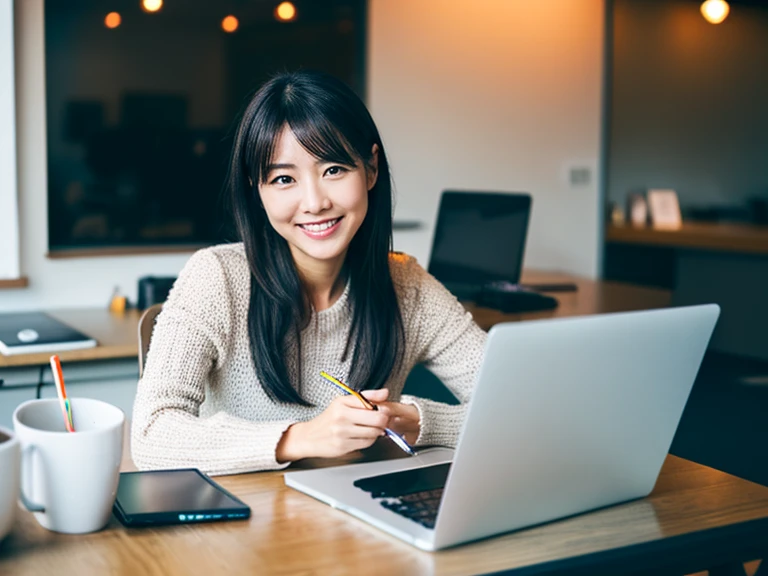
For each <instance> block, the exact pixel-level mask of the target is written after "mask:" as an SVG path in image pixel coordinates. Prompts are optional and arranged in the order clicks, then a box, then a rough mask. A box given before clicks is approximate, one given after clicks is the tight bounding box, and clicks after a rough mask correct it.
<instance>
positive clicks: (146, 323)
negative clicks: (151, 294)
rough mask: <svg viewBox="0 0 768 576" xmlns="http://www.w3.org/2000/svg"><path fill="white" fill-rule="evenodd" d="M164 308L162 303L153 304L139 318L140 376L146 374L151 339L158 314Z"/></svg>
mask: <svg viewBox="0 0 768 576" xmlns="http://www.w3.org/2000/svg"><path fill="white" fill-rule="evenodd" d="M162 309H163V305H162V304H153V305H152V306H150V307H149V308H147V309H146V310H144V313H143V314H142V315H141V318H139V378H141V377H142V376H143V375H144V364H145V363H146V361H147V352H149V341H150V340H151V339H152V330H153V329H154V327H155V320H157V315H158V314H160V311H161V310H162Z"/></svg>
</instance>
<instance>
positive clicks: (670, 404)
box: [285, 304, 720, 550]
mask: <svg viewBox="0 0 768 576" xmlns="http://www.w3.org/2000/svg"><path fill="white" fill-rule="evenodd" d="M719 313H720V309H719V307H718V306H716V305H714V304H710V305H705V306H691V307H685V308H672V309H663V310H651V311H642V312H626V313H619V314H605V315H595V316H585V317H578V318H564V319H554V320H537V321H529V322H517V323H506V324H498V325H496V326H494V327H493V328H492V329H491V330H490V332H489V335H488V340H487V342H486V347H485V352H484V358H483V364H482V366H481V368H480V373H479V376H478V381H477V385H476V388H475V391H474V393H473V396H472V399H471V401H470V404H469V407H468V410H467V415H466V418H465V420H464V424H463V428H462V430H461V432H460V434H459V440H458V444H457V446H456V449H455V451H454V450H451V449H449V448H432V449H427V450H423V451H419V452H418V454H417V455H416V456H413V457H410V458H405V459H398V460H387V461H383V462H368V463H363V464H352V465H348V466H339V467H335V468H322V469H317V470H306V471H297V472H288V473H287V474H285V483H286V484H287V485H288V486H290V487H292V488H295V489H296V490H299V491H301V492H304V493H306V494H308V495H310V496H313V497H314V498H317V499H318V500H321V501H322V502H325V503H327V504H330V505H331V506H333V507H334V508H338V509H340V510H343V511H345V512H348V513H350V514H352V515H354V516H356V517H358V518H360V519H362V520H364V521H366V522H369V523H370V524H372V525H374V526H376V527H378V528H380V529H382V530H384V531H386V532H389V533H390V534H392V535H394V536H396V537H398V538H401V539H403V540H405V541H406V542H409V543H410V544H413V545H415V546H417V547H419V548H422V549H424V550H439V549H441V548H446V547H449V546H454V545H457V544H462V543H464V542H470V541H472V540H477V539H479V538H485V537H488V536H493V535H496V534H501V533H503V532H508V531H511V530H517V529H521V528H526V527H529V526H533V525H536V524H541V523H544V522H549V521H552V520H556V519H559V518H564V517H566V516H570V515H573V514H578V513H581V512H586V511H588V510H594V509H596V508H601V507H603V506H608V505H611V504H616V503H619V502H625V501H627V500H632V499H635V498H641V497H643V496H646V495H648V494H649V493H650V492H651V490H652V489H653V487H654V484H655V483H656V479H657V478H658V475H659V472H660V471H661V466H662V464H663V463H664V459H665V458H666V455H667V453H668V451H669V448H670V445H671V444H672V439H673V437H674V434H675V431H676V429H677V426H678V424H679V422H680V418H681V416H682V414H683V409H684V407H685V404H686V402H687V400H688V396H689V394H690V391H691V388H692V386H693V382H694V380H695V378H696V374H697V372H698V369H699V366H700V364H701V360H702V358H703V356H704V352H705V350H706V348H707V344H708V342H709V339H710V336H711V335H712V330H713V329H714V326H715V322H716V321H717V318H718V315H719Z"/></svg>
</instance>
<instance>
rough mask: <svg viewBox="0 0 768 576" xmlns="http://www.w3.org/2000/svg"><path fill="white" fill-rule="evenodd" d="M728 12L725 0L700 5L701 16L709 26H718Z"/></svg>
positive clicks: (708, 0)
mask: <svg viewBox="0 0 768 576" xmlns="http://www.w3.org/2000/svg"><path fill="white" fill-rule="evenodd" d="M730 11H731V7H730V6H728V2H726V1H725V0H707V1H706V2H704V3H703V4H702V5H701V15H702V16H704V19H705V20H706V21H707V22H709V23H710V24H720V22H722V21H723V20H725V19H726V18H727V17H728V12H730Z"/></svg>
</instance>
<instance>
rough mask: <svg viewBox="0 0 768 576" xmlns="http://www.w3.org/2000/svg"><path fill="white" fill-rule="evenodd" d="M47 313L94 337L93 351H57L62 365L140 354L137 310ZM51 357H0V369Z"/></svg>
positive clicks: (78, 309)
mask: <svg viewBox="0 0 768 576" xmlns="http://www.w3.org/2000/svg"><path fill="white" fill-rule="evenodd" d="M47 313H48V314H50V315H51V316H53V317H54V318H57V319H58V320H61V321H62V322H64V323H66V324H68V325H70V326H72V327H73V328H76V329H77V330H80V331H81V332H83V333H85V334H87V335H88V336H91V337H92V338H95V339H96V341H97V342H98V343H99V345H98V346H96V347H95V348H86V349H85V350H70V351H66V352H59V353H58V354H59V358H61V361H62V363H64V362H82V361H88V360H110V359H114V358H136V357H137V356H138V355H139V345H138V336H137V334H138V332H137V331H138V325H139V317H140V316H141V312H140V311H138V310H126V311H125V313H123V314H113V313H111V312H110V311H109V310H107V309H106V308H75V309H67V310H49V311H47ZM50 357H51V355H50V353H42V354H19V355H17V356H3V355H2V354H0V368H6V367H11V366H34V365H38V364H40V365H43V364H48V359H49V358H50Z"/></svg>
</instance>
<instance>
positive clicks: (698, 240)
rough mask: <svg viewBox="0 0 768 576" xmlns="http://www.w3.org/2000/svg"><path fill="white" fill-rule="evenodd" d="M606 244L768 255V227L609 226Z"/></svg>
mask: <svg viewBox="0 0 768 576" xmlns="http://www.w3.org/2000/svg"><path fill="white" fill-rule="evenodd" d="M605 240H606V242H615V243H621V244H639V245H649V246H661V247H669V248H693V249H698V250H718V251H728V252H747V253H751V254H768V226H758V225H754V224H720V223H706V222H684V223H683V226H682V228H680V229H679V230H663V229H655V228H652V227H650V226H647V227H634V226H630V225H628V224H627V225H623V226H616V225H609V226H608V227H607V228H606V231H605Z"/></svg>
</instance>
